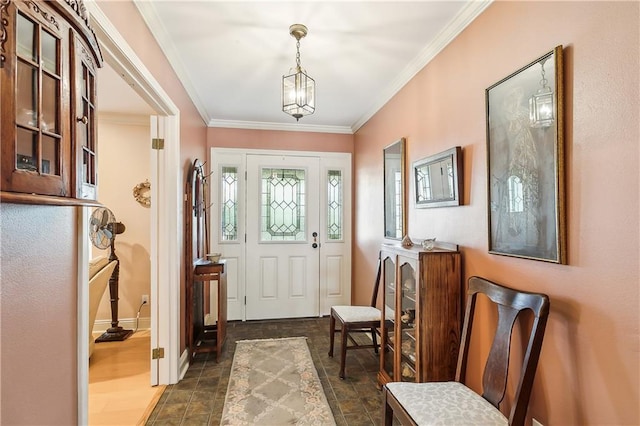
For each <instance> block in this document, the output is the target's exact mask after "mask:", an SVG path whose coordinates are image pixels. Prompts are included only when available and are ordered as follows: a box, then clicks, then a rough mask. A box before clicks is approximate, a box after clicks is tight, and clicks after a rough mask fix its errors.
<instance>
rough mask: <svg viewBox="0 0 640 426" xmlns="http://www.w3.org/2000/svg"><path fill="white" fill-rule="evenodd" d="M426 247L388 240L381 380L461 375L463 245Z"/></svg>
mask: <svg viewBox="0 0 640 426" xmlns="http://www.w3.org/2000/svg"><path fill="white" fill-rule="evenodd" d="M449 246H451V248H453V249H449V248H436V249H434V250H431V251H423V250H419V249H418V248H415V247H412V248H405V247H402V246H400V245H390V244H389V245H387V244H383V246H382V250H381V259H382V265H383V275H382V277H383V288H384V310H383V319H382V327H381V328H382V347H381V350H380V371H379V373H378V382H379V384H380V385H384V384H385V383H388V382H390V381H411V382H426V381H444V380H452V379H453V377H454V375H455V369H456V362H457V353H458V346H459V337H460V325H461V286H462V279H461V274H460V252H459V251H458V250H457V246H455V245H453V244H451V245H449Z"/></svg>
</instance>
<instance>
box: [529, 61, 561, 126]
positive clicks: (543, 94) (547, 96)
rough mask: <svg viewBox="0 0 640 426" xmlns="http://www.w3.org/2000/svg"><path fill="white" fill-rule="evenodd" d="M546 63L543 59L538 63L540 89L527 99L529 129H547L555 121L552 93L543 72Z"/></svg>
mask: <svg viewBox="0 0 640 426" xmlns="http://www.w3.org/2000/svg"><path fill="white" fill-rule="evenodd" d="M546 61H547V59H546V58H545V59H543V60H542V62H541V63H540V66H541V67H542V71H541V74H542V79H541V80H540V86H541V87H540V88H539V89H538V91H537V92H536V93H535V94H534V95H533V96H531V98H529V123H530V125H531V127H549V126H551V125H552V124H553V122H554V120H555V112H554V109H555V108H554V104H553V91H552V90H551V88H550V87H549V86H548V81H547V78H546V77H545V71H544V63H545V62H546Z"/></svg>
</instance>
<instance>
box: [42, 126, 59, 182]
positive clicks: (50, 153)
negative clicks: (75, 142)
mask: <svg viewBox="0 0 640 426" xmlns="http://www.w3.org/2000/svg"><path fill="white" fill-rule="evenodd" d="M59 147H60V141H59V139H58V138H55V137H52V136H44V135H43V136H42V166H41V168H40V172H41V173H46V174H50V175H59V174H60V169H59V167H58V164H59V157H58V153H59V152H60V148H59Z"/></svg>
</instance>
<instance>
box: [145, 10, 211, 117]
mask: <svg viewBox="0 0 640 426" xmlns="http://www.w3.org/2000/svg"><path fill="white" fill-rule="evenodd" d="M133 3H134V4H135V6H136V7H137V8H138V11H139V12H140V15H141V16H142V19H143V20H144V22H145V23H146V24H147V27H148V28H149V30H150V31H151V34H152V35H153V37H154V38H155V39H156V41H157V42H158V45H159V46H160V49H161V50H162V51H163V53H164V55H165V56H166V57H167V61H168V62H169V64H170V65H171V68H173V71H174V72H175V73H176V74H177V77H178V80H180V82H181V83H182V86H183V87H184V89H185V90H186V91H187V94H188V95H189V98H190V99H191V102H193V105H194V106H195V107H196V109H197V110H198V113H199V114H200V116H201V117H202V120H203V121H204V122H205V123H208V122H209V121H210V120H211V117H209V115H208V114H207V109H206V108H205V106H204V104H203V103H202V100H201V99H200V96H199V95H198V91H197V90H196V88H195V86H194V85H193V83H192V81H193V79H192V78H191V75H190V74H189V72H188V71H187V69H186V68H185V67H184V65H183V63H182V60H181V59H180V55H179V54H178V49H177V48H176V46H175V44H173V41H172V40H171V37H169V35H168V33H167V30H166V27H165V26H164V25H163V24H162V21H161V20H160V17H159V16H158V12H157V11H156V8H155V6H154V5H153V2H152V1H149V0H133Z"/></svg>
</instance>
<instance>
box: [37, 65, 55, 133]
mask: <svg viewBox="0 0 640 426" xmlns="http://www.w3.org/2000/svg"><path fill="white" fill-rule="evenodd" d="M57 100H58V80H57V79H55V78H53V77H50V76H48V75H46V74H45V75H43V76H42V123H40V128H41V129H42V130H43V131H45V132H51V133H58V126H57V123H58V102H57Z"/></svg>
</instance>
